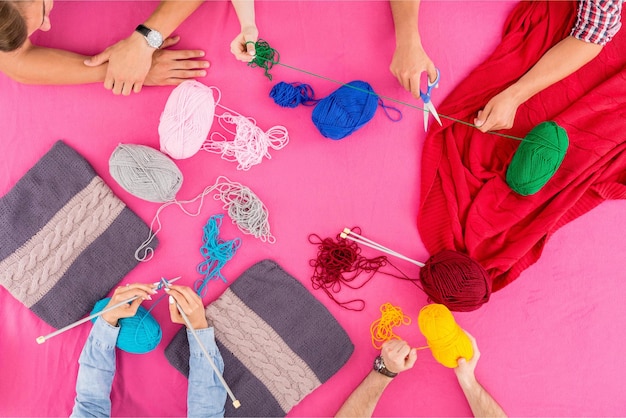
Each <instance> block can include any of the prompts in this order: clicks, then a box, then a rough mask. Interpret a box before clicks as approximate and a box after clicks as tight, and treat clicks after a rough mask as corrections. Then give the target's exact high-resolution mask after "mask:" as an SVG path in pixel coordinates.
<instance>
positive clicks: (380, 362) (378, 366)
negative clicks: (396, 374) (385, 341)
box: [374, 356, 385, 371]
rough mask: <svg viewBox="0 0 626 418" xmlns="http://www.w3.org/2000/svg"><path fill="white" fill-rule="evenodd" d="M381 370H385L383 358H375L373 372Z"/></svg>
mask: <svg viewBox="0 0 626 418" xmlns="http://www.w3.org/2000/svg"><path fill="white" fill-rule="evenodd" d="M383 368H385V363H383V358H382V357H381V356H378V357H376V358H375V359H374V370H376V371H380V370H381V369H383Z"/></svg>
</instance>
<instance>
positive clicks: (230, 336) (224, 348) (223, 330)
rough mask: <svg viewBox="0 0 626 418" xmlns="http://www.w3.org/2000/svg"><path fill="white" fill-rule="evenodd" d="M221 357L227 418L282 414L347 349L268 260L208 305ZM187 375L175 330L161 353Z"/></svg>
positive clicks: (183, 342)
mask: <svg viewBox="0 0 626 418" xmlns="http://www.w3.org/2000/svg"><path fill="white" fill-rule="evenodd" d="M206 316H207V319H208V320H209V324H211V323H212V325H213V326H214V327H215V338H216V341H217V345H218V347H219V349H220V352H221V354H222V357H223V359H224V379H225V380H226V382H227V383H228V385H229V386H230V388H231V389H232V391H233V393H234V394H235V396H236V397H237V399H239V400H240V401H241V407H240V408H238V409H234V408H233V407H232V404H231V403H230V402H226V416H241V417H244V416H284V415H286V414H287V413H288V412H289V410H290V409H291V408H292V407H293V406H295V405H296V404H297V403H298V402H300V400H302V399H303V398H304V397H305V396H306V395H307V394H309V393H310V392H311V391H313V390H314V389H315V388H317V387H318V386H319V385H321V384H322V383H324V382H325V381H326V380H328V379H329V378H330V377H331V376H333V375H334V374H335V373H336V372H337V371H338V370H339V369H340V368H341V367H342V366H343V365H344V364H345V362H346V361H347V360H348V358H349V357H350V355H351V354H352V351H353V350H354V346H353V344H352V342H351V341H350V338H349V337H348V335H347V334H346V332H345V331H344V330H343V328H341V326H340V325H339V324H338V323H337V321H336V320H335V318H333V316H332V315H331V314H330V313H329V312H328V310H327V309H326V308H325V307H324V306H323V305H322V304H321V303H320V302H318V301H317V299H315V297H313V295H312V294H311V293H310V292H309V291H308V290H307V289H305V288H304V286H302V285H301V284H300V282H298V281H297V280H296V279H294V278H293V277H292V276H290V275H289V274H288V273H286V272H285V271H284V270H283V269H282V268H281V267H280V266H279V265H277V264H276V263H275V262H273V261H270V260H264V261H261V262H259V263H257V264H255V265H253V266H252V267H250V268H249V269H248V270H246V271H245V272H244V273H243V274H242V275H241V277H239V278H238V279H237V280H236V281H235V282H234V283H233V284H232V285H231V286H230V287H229V288H228V289H227V290H226V291H225V292H224V293H223V294H222V296H220V297H219V298H218V299H217V300H216V301H215V302H213V303H212V304H210V305H209V306H207V308H206ZM165 355H166V357H167V359H168V360H169V362H170V363H171V364H172V365H173V366H174V367H176V368H177V369H178V370H179V371H180V372H181V373H183V374H184V375H186V376H188V375H189V345H188V343H187V336H186V333H185V330H184V329H181V331H180V332H178V334H176V336H175V337H174V339H173V340H172V342H171V343H170V344H169V346H168V347H167V348H166V350H165Z"/></svg>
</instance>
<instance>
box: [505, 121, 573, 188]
mask: <svg viewBox="0 0 626 418" xmlns="http://www.w3.org/2000/svg"><path fill="white" fill-rule="evenodd" d="M568 145H569V140H568V138H567V132H565V129H563V128H561V127H560V126H559V125H557V124H556V122H552V121H550V122H542V123H540V124H539V125H537V126H535V127H534V128H533V130H532V131H530V132H529V133H528V135H526V137H525V138H524V140H523V141H522V143H521V144H520V146H519V148H517V151H516V152H515V155H514V156H513V159H512V160H511V164H510V165H509V168H508V170H507V172H506V182H507V183H508V185H509V187H511V189H513V191H515V192H517V193H519V194H521V195H522V196H529V195H532V194H535V193H537V192H538V191H539V190H541V188H542V187H543V186H545V184H546V183H547V182H548V181H549V180H550V179H551V178H552V176H553V175H554V173H556V170H558V169H559V167H560V166H561V162H563V158H564V157H565V153H566V151H567V147H568Z"/></svg>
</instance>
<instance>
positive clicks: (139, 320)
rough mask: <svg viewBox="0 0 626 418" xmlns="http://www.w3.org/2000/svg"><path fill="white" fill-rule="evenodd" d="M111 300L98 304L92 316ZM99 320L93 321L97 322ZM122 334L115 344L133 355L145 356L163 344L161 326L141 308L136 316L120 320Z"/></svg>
mask: <svg viewBox="0 0 626 418" xmlns="http://www.w3.org/2000/svg"><path fill="white" fill-rule="evenodd" d="M110 300H111V298H104V299H102V300H99V301H98V302H96V304H95V306H94V307H93V310H92V311H91V314H94V313H96V312H100V311H101V310H103V309H104V308H105V306H107V304H108V303H109V301H110ZM96 319H97V318H94V319H92V320H91V322H94V323H95V322H96ZM119 326H120V333H119V335H118V337H117V343H116V344H115V345H116V346H117V348H119V349H120V350H123V351H126V352H128V353H132V354H145V353H148V352H150V351H152V350H154V349H155V348H156V346H157V345H159V343H160V342H161V337H162V336H163V335H162V332H161V326H160V325H159V323H158V322H157V321H156V319H154V317H153V316H152V315H151V314H150V312H148V310H147V309H146V308H144V307H143V306H140V307H139V309H138V310H137V313H136V314H135V316H131V317H129V318H121V319H120V320H119Z"/></svg>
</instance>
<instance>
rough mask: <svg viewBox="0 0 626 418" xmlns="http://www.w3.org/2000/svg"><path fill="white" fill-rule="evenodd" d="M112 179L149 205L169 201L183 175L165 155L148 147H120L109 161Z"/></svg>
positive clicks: (174, 195)
mask: <svg viewBox="0 0 626 418" xmlns="http://www.w3.org/2000/svg"><path fill="white" fill-rule="evenodd" d="M109 171H110V173H111V176H112V177H113V178H114V179H115V181H117V182H118V183H119V185H120V186H122V188H123V189H124V190H126V191H127V192H128V193H130V194H132V195H134V196H137V197H140V198H142V199H144V200H148V201H150V202H170V201H172V200H174V198H175V197H176V193H177V192H178V190H180V187H181V186H182V184H183V173H181V171H180V170H179V169H178V167H177V166H176V164H174V162H173V161H172V160H170V159H169V158H168V157H167V156H166V155H165V154H163V153H161V152H159V151H157V150H156V149H154V148H150V147H147V146H145V145H134V144H119V145H118V146H117V148H115V150H114V151H113V153H112V154H111V158H109Z"/></svg>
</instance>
